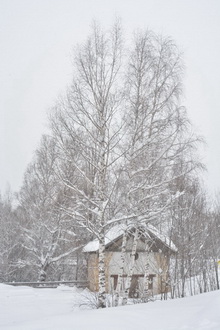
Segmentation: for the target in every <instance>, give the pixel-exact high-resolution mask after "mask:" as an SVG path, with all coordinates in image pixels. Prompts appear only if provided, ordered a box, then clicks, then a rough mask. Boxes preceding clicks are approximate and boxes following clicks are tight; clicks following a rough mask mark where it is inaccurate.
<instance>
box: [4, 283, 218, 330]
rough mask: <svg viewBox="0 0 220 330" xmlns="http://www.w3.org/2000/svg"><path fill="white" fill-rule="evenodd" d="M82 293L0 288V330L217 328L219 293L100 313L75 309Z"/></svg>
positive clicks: (105, 310)
mask: <svg viewBox="0 0 220 330" xmlns="http://www.w3.org/2000/svg"><path fill="white" fill-rule="evenodd" d="M85 294H86V291H82V290H79V289H75V288H69V287H64V286H61V287H59V288H57V289H33V288H29V287H24V286H23V287H11V286H7V285H4V284H0V329H1V330H3V329H7V330H9V329H19V330H33V329H35V330H44V329H45V330H50V329H52V330H61V329H64V330H70V329H71V330H87V329H88V330H119V329H120V330H125V329H126V330H142V329H143V330H145V329H146V330H148V329H150V330H192V329H197V330H203V329H209V330H214V329H215V330H219V329H220V291H214V292H210V293H205V294H201V295H198V296H194V297H189V298H184V299H176V300H168V301H155V302H150V303H148V304H136V305H129V306H125V307H118V308H107V309H104V310H88V308H87V309H85V308H86V306H81V307H79V305H80V304H81V303H82V301H83V300H84V299H85V298H84V297H85Z"/></svg>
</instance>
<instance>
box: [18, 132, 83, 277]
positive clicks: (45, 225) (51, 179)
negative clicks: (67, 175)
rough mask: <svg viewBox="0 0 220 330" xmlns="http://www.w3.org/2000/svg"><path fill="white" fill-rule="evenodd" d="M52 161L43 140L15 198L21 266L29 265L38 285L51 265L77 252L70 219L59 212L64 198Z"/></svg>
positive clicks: (52, 150)
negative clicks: (21, 249)
mask: <svg viewBox="0 0 220 330" xmlns="http://www.w3.org/2000/svg"><path fill="white" fill-rule="evenodd" d="M56 160H57V158H56V145H55V143H54V141H53V140H52V139H50V138H49V137H47V136H43V138H42V141H41V145H40V147H39V148H38V149H37V150H36V154H35V158H34V160H33V162H32V163H31V164H30V165H29V167H28V168H27V171H26V173H25V178H24V184H23V187H22V189H21V191H20V194H19V203H20V204H19V215H20V217H19V219H20V226H21V227H22V230H23V238H22V246H23V247H24V249H25V250H26V258H25V260H24V265H25V264H26V265H27V264H30V265H32V267H33V268H34V269H36V270H37V272H38V278H39V280H40V281H45V279H46V275H47V271H48V268H49V267H50V266H51V265H52V264H55V263H58V262H59V261H60V260H61V259H65V258H67V257H69V256H71V255H72V254H73V253H74V252H75V251H77V250H78V249H79V244H78V241H79V239H78V238H77V237H76V233H75V231H74V223H73V222H72V218H71V219H69V218H68V216H67V215H66V214H63V212H62V208H63V206H64V205H65V195H64V191H63V189H62V187H61V185H59V182H58V180H57V177H56V175H55V167H56ZM35 277H36V275H35Z"/></svg>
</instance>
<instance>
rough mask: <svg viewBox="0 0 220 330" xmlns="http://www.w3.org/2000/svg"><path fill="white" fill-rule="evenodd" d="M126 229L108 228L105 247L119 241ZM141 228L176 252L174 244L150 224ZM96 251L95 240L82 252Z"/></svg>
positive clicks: (125, 226) (118, 226)
mask: <svg viewBox="0 0 220 330" xmlns="http://www.w3.org/2000/svg"><path fill="white" fill-rule="evenodd" d="M127 228H128V225H126V224H117V225H115V226H114V227H112V228H110V229H109V230H108V231H107V232H106V235H105V246H108V245H109V244H111V243H112V242H114V241H116V240H117V239H119V238H120V237H121V236H122V235H123V234H124V232H125V230H126V229H127ZM133 228H134V227H133ZM141 228H144V229H145V230H146V232H148V233H149V234H151V235H153V236H154V237H156V238H157V239H159V240H160V241H161V242H162V243H163V244H164V245H165V246H167V247H168V248H170V249H171V250H172V251H174V252H177V248H176V246H175V245H174V243H173V242H172V241H171V240H170V239H169V238H168V237H167V236H166V235H164V234H162V233H160V232H159V231H158V229H156V228H155V227H154V226H152V225H151V224H147V225H141ZM129 229H132V227H131V226H129ZM98 249H99V241H98V239H97V238H96V239H94V240H93V241H91V242H89V243H88V244H86V245H85V246H84V248H83V252H97V251H98Z"/></svg>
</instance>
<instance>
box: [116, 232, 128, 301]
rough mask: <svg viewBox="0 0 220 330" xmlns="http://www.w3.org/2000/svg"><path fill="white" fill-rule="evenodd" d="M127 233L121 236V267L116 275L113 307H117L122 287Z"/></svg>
mask: <svg viewBox="0 0 220 330" xmlns="http://www.w3.org/2000/svg"><path fill="white" fill-rule="evenodd" d="M127 235H128V234H127V232H125V233H124V235H123V241H122V247H121V267H120V271H119V274H118V283H117V288H116V292H115V306H118V302H119V296H120V291H121V286H122V280H123V274H124V265H125V256H126V244H127Z"/></svg>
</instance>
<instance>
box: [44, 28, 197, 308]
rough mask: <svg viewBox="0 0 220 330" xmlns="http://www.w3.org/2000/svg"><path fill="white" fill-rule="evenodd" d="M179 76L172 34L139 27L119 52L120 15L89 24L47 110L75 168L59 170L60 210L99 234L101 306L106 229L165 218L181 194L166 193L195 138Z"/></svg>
mask: <svg viewBox="0 0 220 330" xmlns="http://www.w3.org/2000/svg"><path fill="white" fill-rule="evenodd" d="M181 80H182V61H181V56H180V54H179V52H178V49H177V47H176V45H175V44H174V43H173V41H172V40H170V39H168V38H162V37H159V36H157V35H155V34H154V33H152V32H151V31H148V32H146V33H138V34H136V36H135V38H134V42H133V44H131V46H129V48H127V49H126V52H125V51H123V42H122V35H121V27H120V24H119V23H118V22H117V23H116V24H115V25H114V26H113V28H112V29H111V30H110V31H108V32H103V31H102V30H101V28H100V27H99V26H98V25H96V24H95V25H94V26H93V29H92V33H91V35H90V36H89V37H88V39H87V41H86V42H85V43H84V44H83V45H82V46H80V47H78V48H77V49H76V53H75V57H74V78H73V82H72V85H71V87H70V88H69V90H68V92H67V95H66V97H64V98H63V99H62V100H60V101H59V102H58V103H57V105H56V106H55V109H54V111H53V113H52V115H51V118H50V120H51V127H52V131H53V136H54V139H55V140H56V144H57V146H58V150H59V158H60V159H62V161H63V163H68V164H69V166H70V167H71V168H72V171H73V172H74V175H73V176H72V177H71V178H70V177H68V175H67V173H64V172H63V171H62V170H60V171H59V176H60V178H61V180H62V182H63V184H64V185H65V186H66V187H68V189H70V190H71V191H72V194H71V196H72V205H69V208H68V209H67V210H66V212H68V213H69V214H72V217H73V219H74V221H76V222H77V223H78V224H79V225H80V226H82V227H85V228H86V230H87V231H88V232H89V233H91V235H92V236H96V237H97V238H98V241H99V271H98V272H99V307H105V233H106V229H107V228H108V227H109V226H111V225H113V224H114V223H116V222H127V223H128V222H132V223H133V224H134V225H135V226H136V227H137V228H138V225H139V224H140V223H142V222H144V223H147V222H152V221H154V222H155V224H159V223H161V222H162V221H164V220H165V219H166V216H167V214H168V212H167V210H168V208H169V207H170V205H171V201H172V200H173V199H175V198H178V197H179V195H180V194H179V192H177V194H175V195H174V194H173V193H171V191H170V185H171V183H172V182H173V181H174V180H175V179H177V178H178V177H182V176H184V175H185V174H186V172H188V171H192V169H193V168H194V167H195V164H194V163H193V161H192V160H191V159H190V157H188V158H187V162H189V166H188V167H187V171H186V172H185V169H184V171H179V172H178V173H176V176H173V174H174V172H173V167H174V166H177V164H178V163H179V159H180V157H179V156H180V155H181V154H182V153H183V152H184V153H187V152H188V153H189V154H190V152H191V151H192V147H193V145H194V143H195V141H196V138H195V137H194V136H193V134H191V133H190V124H189V121H188V119H187V115H186V111H185V108H184V107H182V106H181V105H180V98H181V93H182V91H181V84H182V83H181ZM133 249H134V251H135V240H134V247H133ZM134 253H135V252H134ZM122 262H123V252H122ZM132 269H133V268H132V264H131V265H130V273H131V274H130V277H128V283H127V286H129V278H131V276H132ZM146 278H147V276H146ZM119 290H120V289H119ZM126 290H127V291H128V288H127V289H126ZM127 291H126V292H127ZM125 300H126V299H125ZM116 303H117V299H116Z"/></svg>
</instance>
